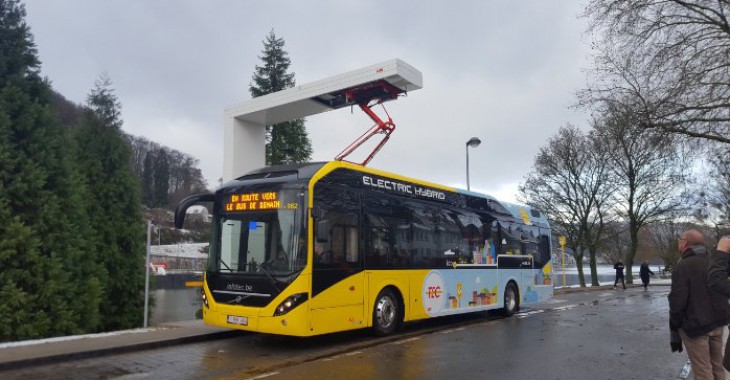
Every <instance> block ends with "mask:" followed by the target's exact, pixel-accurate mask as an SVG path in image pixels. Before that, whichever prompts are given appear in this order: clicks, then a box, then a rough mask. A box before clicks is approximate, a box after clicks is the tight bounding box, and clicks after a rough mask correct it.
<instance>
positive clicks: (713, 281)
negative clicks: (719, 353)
mask: <svg viewBox="0 0 730 380" xmlns="http://www.w3.org/2000/svg"><path fill="white" fill-rule="evenodd" d="M728 274H730V235H728V236H723V238H722V239H720V241H719V242H718V243H717V248H716V249H715V251H713V252H712V255H710V265H709V266H708V267H707V276H708V279H707V282H708V283H709V284H710V289H712V290H713V291H715V292H718V293H720V294H722V295H724V296H725V297H730V279H728ZM722 365H723V367H725V369H727V370H728V371H730V339H728V340H727V341H726V342H725V358H724V359H723V360H722Z"/></svg>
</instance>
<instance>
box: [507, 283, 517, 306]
mask: <svg viewBox="0 0 730 380" xmlns="http://www.w3.org/2000/svg"><path fill="white" fill-rule="evenodd" d="M504 307H505V309H507V310H508V311H512V310H514V309H515V307H517V297H515V290H514V289H513V288H512V287H509V288H507V291H506V292H505V293H504Z"/></svg>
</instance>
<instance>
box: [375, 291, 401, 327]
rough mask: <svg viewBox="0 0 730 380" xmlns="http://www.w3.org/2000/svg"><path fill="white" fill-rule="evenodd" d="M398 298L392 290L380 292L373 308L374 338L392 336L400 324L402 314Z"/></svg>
mask: <svg viewBox="0 0 730 380" xmlns="http://www.w3.org/2000/svg"><path fill="white" fill-rule="evenodd" d="M401 310H402V307H401V305H400V300H399V298H398V296H396V295H395V293H394V292H393V290H391V289H389V288H385V289H383V290H381V291H380V294H378V298H376V299H375V305H374V306H373V332H374V333H375V335H376V336H386V335H390V334H392V333H393V332H394V331H395V330H396V329H397V328H398V326H399V325H400V324H401V323H402V319H403V313H402V312H401Z"/></svg>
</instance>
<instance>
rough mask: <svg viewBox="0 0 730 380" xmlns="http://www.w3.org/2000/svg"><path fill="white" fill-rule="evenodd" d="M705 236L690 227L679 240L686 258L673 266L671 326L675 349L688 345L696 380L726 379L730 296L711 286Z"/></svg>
mask: <svg viewBox="0 0 730 380" xmlns="http://www.w3.org/2000/svg"><path fill="white" fill-rule="evenodd" d="M704 243H705V241H704V237H703V236H702V233H701V232H700V231H697V230H688V231H686V232H684V233H683V234H682V237H681V238H680V239H679V241H678V243H677V247H678V249H679V251H680V252H681V253H682V258H681V260H679V262H678V263H677V265H676V266H675V267H674V269H673V270H672V288H671V290H670V292H669V296H668V299H669V330H670V341H669V342H670V346H671V348H672V352H676V351H679V352H682V345H683V344H684V347H685V348H686V349H687V356H689V360H690V362H691V363H692V371H693V372H694V378H695V380H705V379H707V380H712V379H714V380H719V379H723V380H724V379H725V368H723V366H722V361H723V357H722V333H723V328H724V326H726V325H727V324H728V322H730V305H728V302H727V301H728V297H725V296H723V295H721V294H719V293H716V292H713V291H711V290H710V288H709V284H708V281H707V280H708V275H707V272H708V270H707V268H708V263H709V258H708V257H707V249H706V248H705V246H704Z"/></svg>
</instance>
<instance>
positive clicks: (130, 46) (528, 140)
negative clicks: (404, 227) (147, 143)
mask: <svg viewBox="0 0 730 380" xmlns="http://www.w3.org/2000/svg"><path fill="white" fill-rule="evenodd" d="M25 3H26V10H27V18H26V20H27V22H28V24H29V25H30V27H31V30H32V33H33V35H34V37H35V42H36V44H37V46H38V52H39V56H40V59H41V61H42V72H43V74H44V75H45V76H47V77H48V78H49V79H50V80H51V81H52V82H53V87H54V89H55V90H56V91H58V92H60V93H61V94H63V95H64V96H65V97H66V98H68V99H69V100H71V101H74V102H76V103H83V102H85V99H86V95H87V94H88V92H89V90H90V89H91V88H92V86H93V84H94V81H95V80H96V78H97V77H98V76H99V74H101V73H102V72H106V73H108V74H109V76H110V77H111V79H112V81H113V83H114V88H115V90H116V94H117V96H118V97H119V100H120V101H121V103H122V115H123V117H124V126H123V129H124V130H125V131H126V132H127V133H130V134H133V135H137V136H144V137H146V138H148V139H150V140H153V141H156V142H158V143H160V144H163V145H166V146H169V147H171V148H173V149H177V150H180V151H182V152H185V153H188V154H190V155H192V156H194V157H196V158H198V159H199V160H200V168H201V169H202V171H203V174H204V176H205V178H206V180H207V181H208V184H209V186H210V187H213V186H217V179H218V178H219V177H221V176H222V174H223V150H222V147H223V120H224V118H223V111H224V109H225V108H227V107H229V106H231V105H234V104H238V103H240V102H243V101H245V100H247V99H250V95H249V92H248V86H249V84H250V82H251V76H252V74H253V71H254V66H255V65H256V64H259V63H260V61H259V59H258V55H260V53H261V50H262V47H263V45H262V41H263V40H264V38H265V37H266V35H267V34H268V33H269V31H270V30H271V29H272V28H273V29H274V31H275V32H276V35H277V36H279V37H282V38H284V40H285V41H286V45H285V49H286V50H287V51H288V52H289V57H290V59H291V61H292V66H291V70H292V71H293V72H295V73H296V80H297V84H299V85H301V84H306V83H309V82H313V81H316V80H319V79H323V78H325V77H329V76H332V75H336V74H339V73H343V72H346V71H350V70H355V69H359V68H362V67H365V66H369V65H372V64H375V63H379V62H383V61H387V60H390V59H392V58H400V59H402V60H404V61H405V62H407V63H408V64H410V65H412V66H414V67H415V68H416V69H418V70H420V71H421V72H422V73H423V83H424V88H423V89H421V90H418V91H414V92H411V93H409V95H408V97H406V98H400V99H398V100H396V101H394V102H389V103H387V104H386V106H387V108H388V111H389V113H390V115H391V117H392V118H393V120H394V122H395V123H396V125H397V129H396V131H395V132H394V133H393V135H392V137H391V139H390V141H389V142H388V143H387V144H386V145H385V147H384V148H383V149H382V150H381V151H380V153H379V154H378V155H377V156H376V157H375V159H374V160H373V161H372V162H371V163H370V166H372V167H375V168H378V169H383V170H387V171H391V172H395V173H399V174H404V175H407V176H410V177H415V178H420V179H425V180H429V181H432V182H437V183H442V184H445V185H450V186H456V187H462V188H465V187H466V173H465V143H466V141H467V140H469V138H470V137H472V136H476V137H479V138H480V139H481V140H482V145H481V146H479V147H478V148H476V149H471V148H470V150H469V158H470V166H471V176H470V180H471V187H472V190H477V191H483V192H485V193H488V194H492V195H494V196H497V197H498V198H501V199H504V200H510V201H512V200H514V199H515V194H516V192H517V186H518V184H519V182H520V181H521V180H522V179H523V177H524V176H525V175H526V174H527V173H528V172H529V171H530V170H531V168H532V163H533V160H534V157H535V155H536V153H537V152H538V149H539V148H540V147H541V146H543V145H544V144H545V141H546V140H547V139H548V138H549V137H551V136H552V135H554V134H555V133H556V132H557V130H558V129H559V128H560V127H561V126H564V125H565V124H566V123H569V122H570V123H573V124H576V125H578V126H585V124H586V116H585V114H584V113H582V112H580V111H577V110H573V109H571V108H569V107H570V106H571V105H573V104H574V103H575V92H576V91H577V90H579V89H580V88H581V87H583V86H584V84H585V74H584V71H583V70H584V69H585V68H586V67H588V63H589V56H588V54H589V42H590V41H588V40H587V37H586V36H585V35H584V32H585V29H586V22H585V20H584V19H581V18H579V17H578V16H579V14H580V12H581V10H582V5H581V3H582V2H578V1H575V0H551V1H543V0H531V1H521V2H513V1H497V0H488V1H487V0H481V1H464V2H459V5H455V3H454V2H445V1H444V2H428V4H427V5H424V4H425V3H424V2H421V1H335V0H331V1H275V2H274V1H242V0H240V1H220V0H219V1H212V2H204V1H192V0H166V1H161V0H156V1H141V0H139V1H98V0H64V1H49V0H26V1H25ZM306 125H307V130H308V132H309V136H310V138H311V140H312V147H313V149H314V154H313V156H312V158H313V160H315V161H325V160H331V159H332V158H333V157H334V156H335V155H336V154H337V153H339V152H340V151H341V150H342V149H343V148H344V147H345V146H347V145H348V144H349V143H350V142H351V141H352V140H354V139H355V138H356V137H357V136H359V135H360V134H362V133H363V132H364V131H365V130H367V129H368V128H370V127H371V125H372V122H371V121H370V119H369V118H367V116H365V115H364V114H363V113H362V112H361V111H359V110H355V112H354V113H350V110H349V109H341V110H337V111H332V112H328V113H325V114H321V115H316V116H312V117H309V118H308V119H307V123H306Z"/></svg>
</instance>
